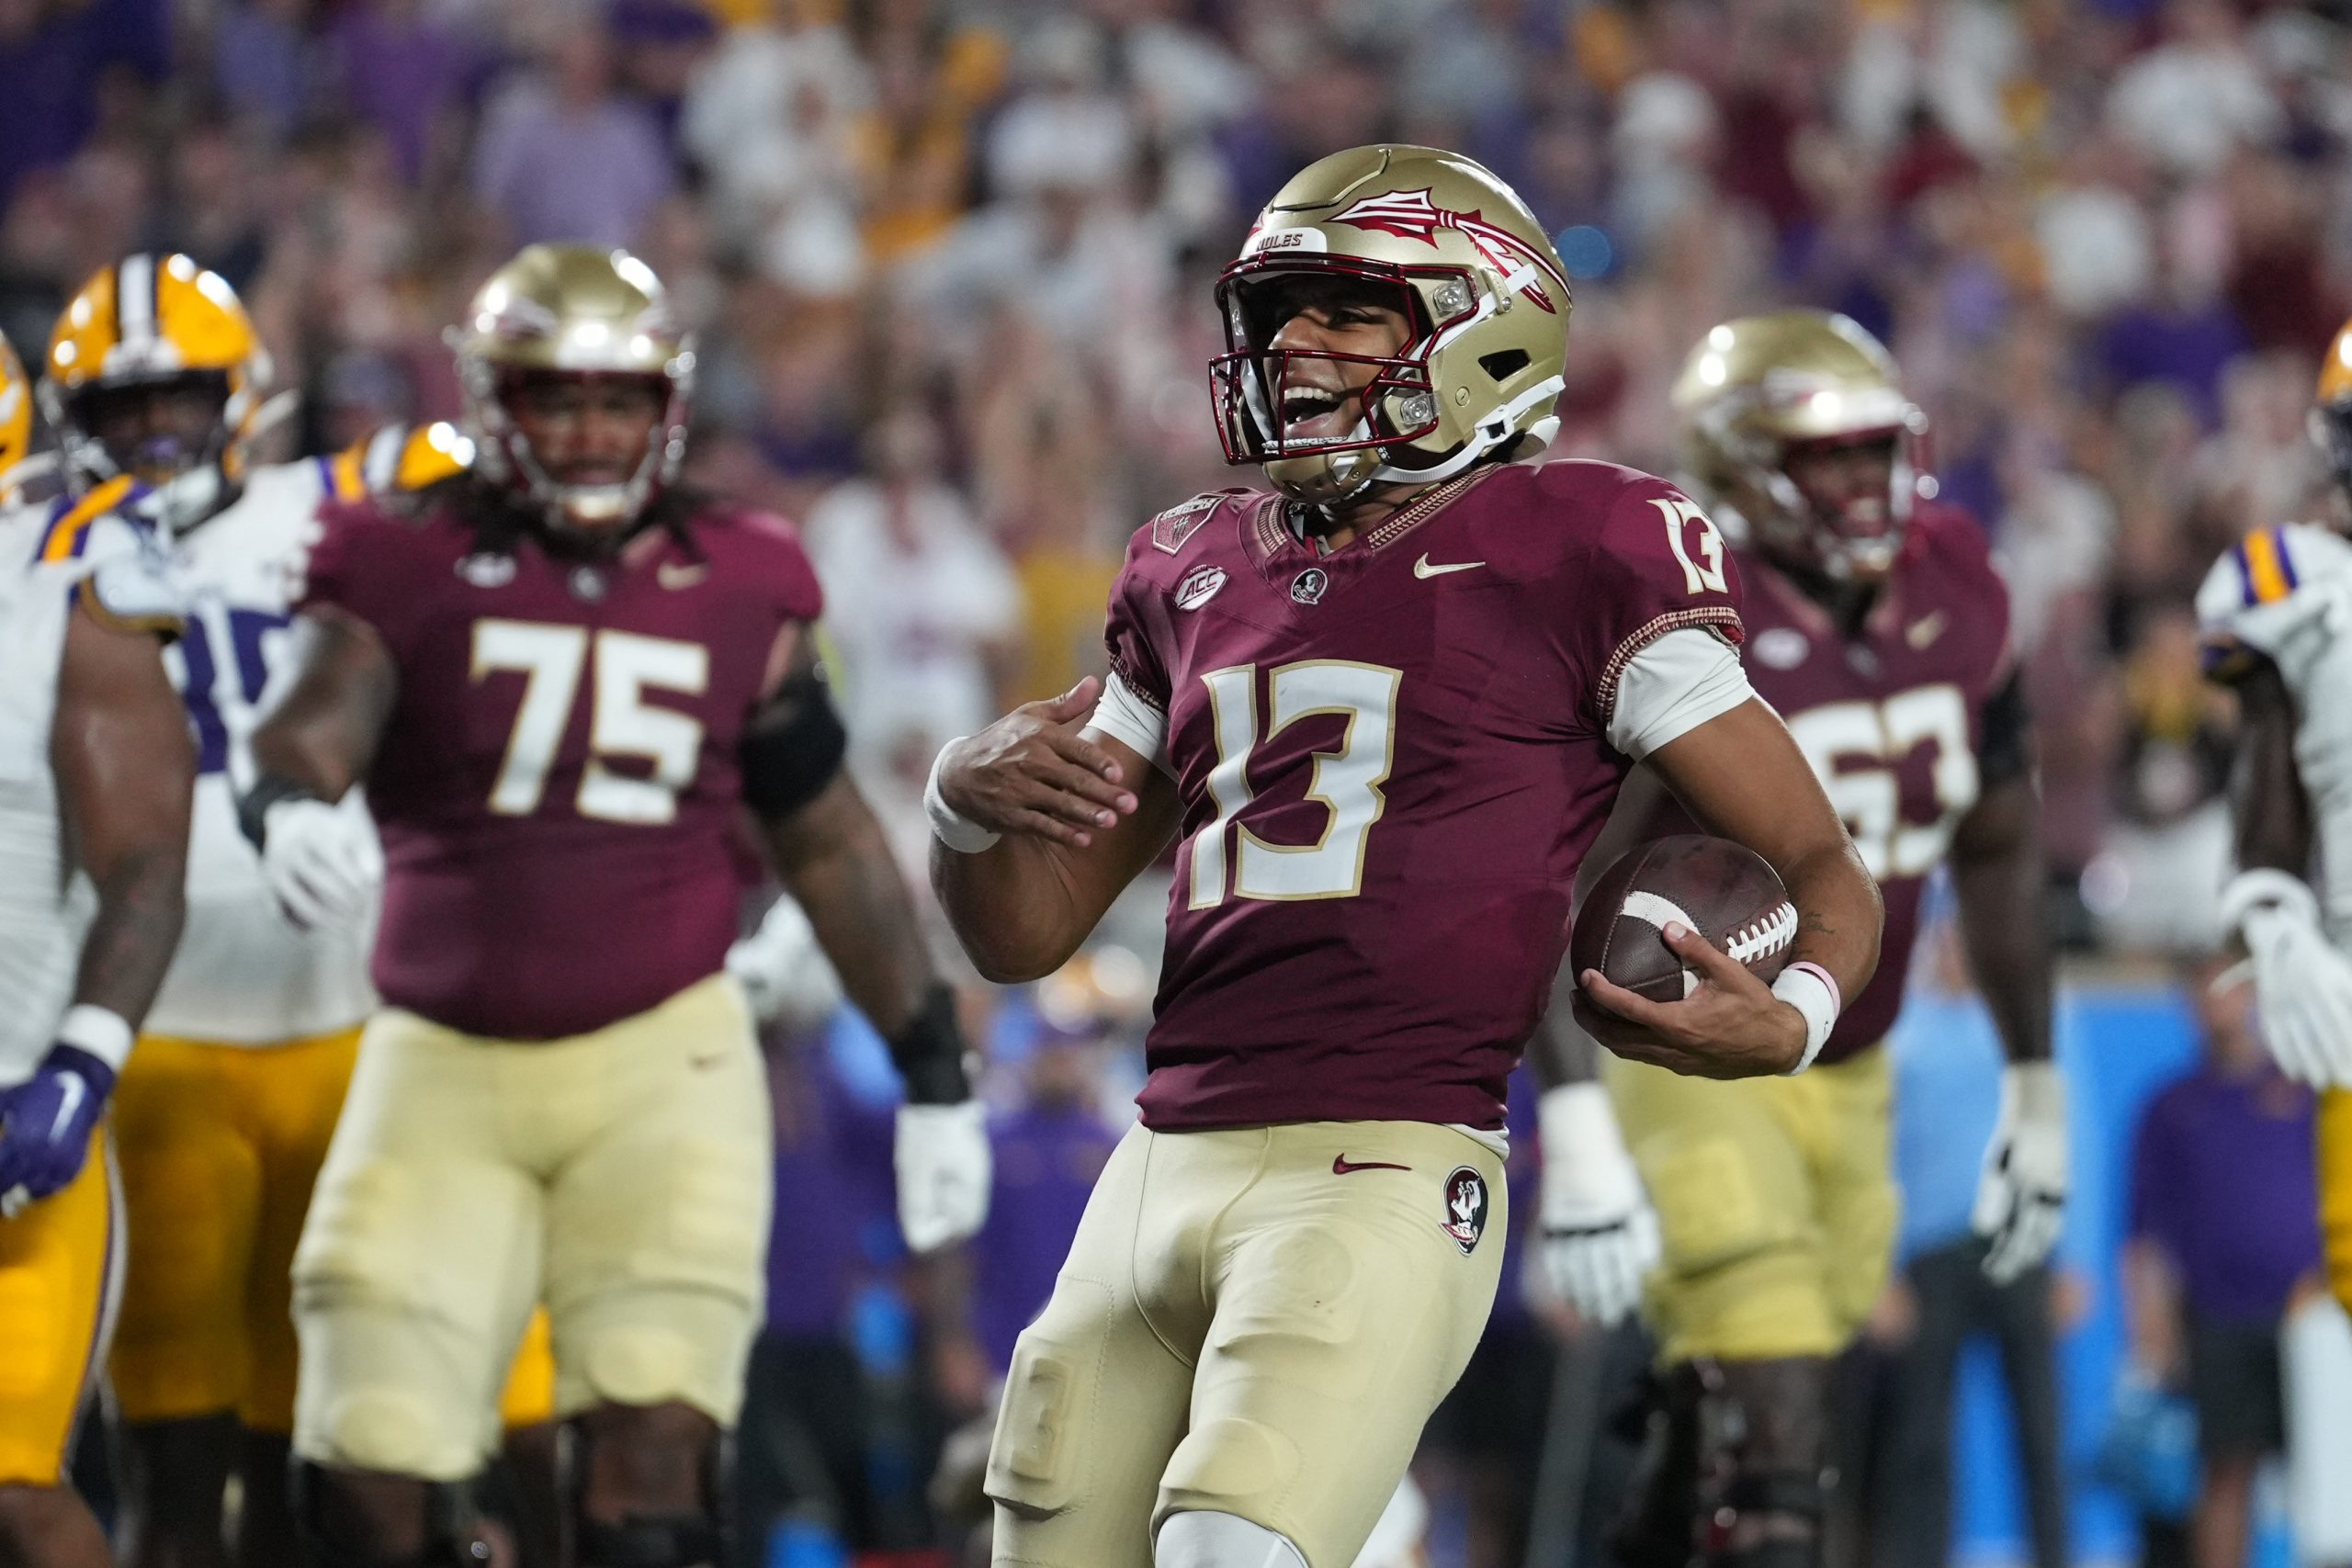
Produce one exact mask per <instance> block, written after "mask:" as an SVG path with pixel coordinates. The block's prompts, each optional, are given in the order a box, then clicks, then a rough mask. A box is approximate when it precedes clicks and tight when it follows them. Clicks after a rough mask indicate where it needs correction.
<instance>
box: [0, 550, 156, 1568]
mask: <svg viewBox="0 0 2352 1568" xmlns="http://www.w3.org/2000/svg"><path fill="white" fill-rule="evenodd" d="M45 523H46V517H45V514H44V513H42V512H41V511H40V510H39V509H25V510H19V511H17V512H14V513H9V514H7V515H6V516H0V559H4V560H5V561H6V563H7V564H6V570H0V669H5V670H6V672H7V673H6V680H5V681H0V1345H5V1346H6V1349H5V1351H0V1369H5V1370H0V1561H5V1562H10V1563H21V1564H24V1565H25V1568H110V1565H111V1563H112V1561H113V1560H112V1558H111V1557H110V1556H109V1555H108V1552H107V1541H106V1538H105V1536H104V1535H103V1534H102V1533H101V1532H100V1530H99V1529H98V1524H97V1521H96V1519H95V1518H93V1517H91V1516H90V1512H89V1510H88V1509H87V1508H86V1507H85V1506H84V1505H83V1503H82V1501H81V1499H80V1498H79V1497H77V1496H76V1495H74V1491H73V1488H72V1487H71V1485H70V1484H69V1483H67V1481H66V1479H65V1467H66V1463H67V1461H68V1457H69V1456H70V1454H71V1453H72V1451H73V1447H74V1444H73V1438H74V1430H75V1427H76V1425H77V1423H78V1421H79V1418H80V1416H81V1414H82V1412H83V1410H84V1409H85V1406H86V1405H87V1403H88V1401H89V1399H90V1397H91V1396H92V1393H93V1392H94V1390H95V1388H96V1382H97V1379H98V1374H99V1371H100V1369H101V1367H102V1365H103V1362H104V1359H105V1356H106V1346H107V1335H108V1332H109V1330H110V1328H111V1326H112V1325H111V1322H110V1319H111V1317H112V1308H113V1301H114V1296H115V1292H116V1291H117V1290H118V1288H119V1279H120V1275H119V1270H120V1266H121V1259H122V1237H121V1235H120V1215H119V1212H118V1202H119V1200H118V1195H117V1193H116V1191H115V1184H114V1181H113V1178H112V1170H111V1161H110V1159H109V1157H108V1156H107V1147H106V1142H105V1138H106V1134H105V1132H104V1130H103V1128H102V1125H101V1122H102V1119H103V1117H104V1115H105V1112H106V1106H107V1098H108V1094H109V1091H110V1090H111V1089H112V1088H113V1086H114V1081H115V1077H116V1075H117V1074H118V1073H119V1072H120V1071H121V1069H122V1066H123V1063H124V1060H125V1058H126V1057H127V1056H128V1055H130V1048H131V1040H132V1036H133V1033H134V1032H135V1031H136V1030H137V1028H138V1026H139V1021H140V1019H141V1016H142V1015H143V1014H144V1013H145V1012H146V1010H147V1004H148V1002H149V1001H150V999H152V998H153V996H154V995H155V988H156V987H157V986H158V985H159V984H160V983H161V982H162V980H163V978H164V968H165V966H166V965H167V964H169V963H170V962H171V956H172V945H173V943H174V942H176V941H177V940H178V937H179V931H180V919H181V912H182V879H183V877H184V875H185V874H186V858H187V833H188V796H189V792H190V790H191V788H192V787H193V782H194V778H195V771H196V758H195V748H194V746H193V745H192V743H191V742H190V740H189V737H188V732H187V724H186V722H185V721H184V720H183V718H182V717H181V713H180V705H179V702H178V700H177V699H176V698H175V696H174V694H173V693H172V686H171V682H170V680H169V678H168V677H167V676H166V675H165V673H164V661H163V660H162V658H161V657H160V653H159V650H158V648H157V644H156V639H157V636H158V634H163V635H169V634H170V632H171V631H173V630H174V629H175V628H176V626H177V625H178V619H179V605H178V602H177V596H176V593H175V591H174V590H173V588H172V587H171V585H170V584H169V582H168V581H166V580H165V578H164V574H163V572H162V570H161V568H160V565H159V563H158V562H157V561H156V560H155V559H154V558H153V557H151V556H149V555H147V554H145V553H144V552H141V551H140V550H138V549H136V548H130V549H126V550H125V551H122V552H120V553H119V554H118V553H116V552H114V551H111V550H109V551H108V553H107V554H108V558H107V559H106V560H104V561H103V562H102V563H101V564H100V565H98V567H97V568H96V570H91V568H90V566H89V564H88V563H86V562H82V561H74V562H70V563H65V564H53V563H44V564H38V565H34V566H32V567H31V568H30V569H29V570H28V569H27V567H26V566H25V562H26V561H27V560H28V558H30V557H31V556H32V555H33V552H34V549H35V547H36V545H37V543H38V542H39V536H40V530H41V528H42V527H43V526H44V525H45ZM101 526H102V527H103V528H105V529H108V530H111V529H115V528H124V529H125V530H126V532H128V525H124V524H122V523H120V522H119V520H118V519H114V518H108V519H106V520H105V522H104V524H103V525H101ZM132 537H133V539H134V541H135V536H132Z"/></svg>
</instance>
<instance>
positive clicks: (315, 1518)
mask: <svg viewBox="0 0 2352 1568" xmlns="http://www.w3.org/2000/svg"><path fill="white" fill-rule="evenodd" d="M286 1495H287V1501H288V1504H289V1505H291V1506H292V1508H293V1511H294V1529H295V1534H296V1536H297V1538H298V1539H299V1540H300V1542H301V1546H302V1557H303V1561H304V1562H305V1563H306V1564H307V1565H308V1568H488V1565H489V1562H490V1547H489V1545H488V1544H487V1543H485V1542H484V1541H482V1540H481V1539H480V1538H478V1537H477V1536H476V1535H475V1534H474V1533H473V1529H472V1519H473V1504H472V1499H471V1496H470V1489H469V1487H467V1486H466V1485H463V1484H455V1485H452V1484H446V1483H440V1482H434V1483H428V1484H427V1486H426V1488H425V1505H424V1509H425V1526H424V1550H423V1551H420V1552H418V1553H417V1554H416V1555H414V1556H413V1557H388V1556H386V1555H384V1554H383V1552H382V1551H379V1549H378V1547H377V1544H376V1542H375V1541H374V1540H371V1539H370V1538H369V1531H368V1528H367V1524H366V1521H365V1520H364V1519H363V1518H362V1517H361V1516H360V1514H359V1511H358V1510H357V1509H356V1508H353V1507H350V1506H345V1505H340V1504H338V1502H337V1500H336V1498H335V1496H334V1483H332V1482H331V1481H329V1480H328V1479H327V1467H326V1466H324V1465H320V1464H313V1463H311V1462H310V1461H306V1460H297V1461H294V1464H293V1467H292V1469H291V1471H290V1472H288V1475H287V1478H286Z"/></svg>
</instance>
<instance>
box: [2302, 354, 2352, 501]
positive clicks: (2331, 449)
mask: <svg viewBox="0 0 2352 1568" xmlns="http://www.w3.org/2000/svg"><path fill="white" fill-rule="evenodd" d="M2311 432H2312V440H2313V441H2315V442H2317V443H2318V444H2319V449H2320V451H2321V452H2322V453H2323V454H2324V455H2325V457H2326V458H2327V468H2328V471H2329V472H2330V473H2332V474H2334V475H2335V482H2336V483H2337V484H2338V485H2340V486H2341V487H2343V489H2344V491H2345V492H2346V494H2347V495H2352V321H2346V322H2345V323H2344V324H2343V325H2342V326H2341V327H2338V328H2337V329H2336V331H2335V342H2333V343H2331V344H2328V345H2327V357H2326V358H2324V359H2323V360H2321V361H2320V365H2319V389H2318V391H2317V392H2316V393H2315V394H2314V395H2313V397H2312V412H2311Z"/></svg>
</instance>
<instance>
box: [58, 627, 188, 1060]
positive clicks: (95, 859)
mask: <svg viewBox="0 0 2352 1568" xmlns="http://www.w3.org/2000/svg"><path fill="white" fill-rule="evenodd" d="M50 750H51V761H52V764H53V765H54V767H55V769H56V772H57V780H58V788H59V793H60V795H61V797H62V801H63V804H64V810H65V818H66V822H67V826H68V828H69V830H70V831H71V833H72V835H73V848H74V856H75V858H76V860H77V861H78V862H79V863H80V864H81V866H82V869H83V870H84V871H85V872H86V873H87V874H88V875H89V877H90V881H91V884H92V886H94V887H95V888H96V891H97V913H96V916H95V918H94V919H92V921H91V923H90V930H89V932H88V934H87V935H86V936H85V938H84V939H83V943H82V959H81V967H80V970H79V973H78V974H77V976H76V977H75V980H74V1001H75V1002H76V1003H85V1004H88V1005H91V1006H95V1007H101V1008H104V1009H106V1010H107V1011H108V1012H111V1013H113V1014H115V1015H116V1016H117V1017H119V1018H121V1019H124V1020H125V1021H129V1022H130V1023H131V1024H133V1025H134V1026H135V1025H136V1024H137V1023H138V1022H139V1021H141V1019H143V1018H144V1017H145V1016H146V1014H147V1009H148V1006H149V1004H151V1003H152V1002H153V1001H154V999H155V992H156V990H157V989H158V988H159V987H161V986H162V985H163V983H164V971H165V970H166V969H167V968H169V967H170V965H171V961H172V950H173V949H174V948H175V946H177V945H178V943H179V937H180V925H181V921H182V919H183V917H184V914H185V910H186V897H187V834H188V815H189V810H190V802H191V799H192V797H193V795H194V794H195V789H196V746H195V742H194V741H193V739H191V738H190V737H189V734H188V728H187V717H186V715H185V713H184V712H183V710H182V709H181V706H180V701H179V698H178V696H177V695H175V694H174V692H173V691H172V684H171V680H170V678H169V677H168V676H167V675H165V674H164V664H163V659H162V657H161V654H160V652H159V651H158V649H157V648H156V645H155V639H154V638H153V637H152V636H149V635H147V634H145V633H141V632H126V631H118V630H112V629H109V628H107V627H105V626H101V625H99V624H98V622H97V621H96V620H95V619H94V618H93V617H91V616H88V615H75V616H74V618H73V621H72V623H71V625H70V626H69V627H68V629H67V632H66V642H65V658H64V661H63V664H62V668H61V670H60V673H59V680H58V706H57V720H56V727H55V728H54V730H53V731H52V733H51V744H50Z"/></svg>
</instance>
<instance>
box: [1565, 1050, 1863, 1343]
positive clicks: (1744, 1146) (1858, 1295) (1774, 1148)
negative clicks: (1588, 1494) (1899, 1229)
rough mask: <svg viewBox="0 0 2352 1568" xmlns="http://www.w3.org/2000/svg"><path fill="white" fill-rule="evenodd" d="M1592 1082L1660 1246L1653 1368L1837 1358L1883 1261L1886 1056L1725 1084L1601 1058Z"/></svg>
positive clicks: (1652, 1297)
mask: <svg viewBox="0 0 2352 1568" xmlns="http://www.w3.org/2000/svg"><path fill="white" fill-rule="evenodd" d="M1602 1077H1603V1079H1604V1081H1605V1082H1606V1083H1607V1084H1608V1086H1609V1092H1610V1097H1611V1100H1614V1101H1615V1103H1616V1107H1617V1119H1618V1122H1619V1123H1620V1124H1621V1125H1622V1126H1623V1128H1624V1132H1625V1141H1626V1144H1627V1145H1628V1146H1629V1147H1631V1149H1632V1150H1633V1155H1634V1164H1635V1165H1637V1166H1638V1167H1640V1168H1641V1173H1642V1180H1643V1182H1644V1183H1645V1185H1646V1186H1647V1187H1648V1188H1649V1194H1650V1201H1651V1202H1652V1203H1653V1204H1655V1205H1656V1206H1657V1214H1658V1228H1659V1231H1660V1233H1661V1235H1662V1238H1663V1240H1664V1242H1665V1250H1666V1257H1665V1261H1664V1262H1663V1264H1662V1265H1661V1266H1660V1267H1659V1269H1657V1272H1656V1273H1655V1274H1653V1275H1652V1276H1651V1278H1650V1283H1649V1290H1648V1300H1647V1303H1646V1313H1647V1315H1648V1318H1649V1321H1650V1325H1651V1327H1652V1329H1653V1331H1654V1332H1655V1333H1656V1334H1657V1339H1658V1348H1659V1359H1661V1360H1663V1361H1665V1362H1666V1363H1668V1364H1669V1365H1670V1364H1672V1363H1674V1362H1677V1361H1687V1360H1691V1359H1694V1358H1697V1357H1713V1358H1716V1359H1721V1360H1734V1361H1765V1360H1778V1359H1782V1358H1784V1357H1793V1356H1833V1355H1836V1354H1837V1353H1838V1351H1840V1350H1842V1349H1844V1348H1846V1346H1847V1344H1848V1343H1849V1341H1850V1340H1851V1339H1852V1338H1853V1337H1854V1333H1855V1331H1856V1330H1857V1329H1859V1328H1860V1326H1861V1324H1862V1320H1863V1319H1864V1318H1865V1317H1867V1316H1868V1315H1869V1314H1870V1310H1871V1305H1872V1303H1875V1302H1876V1301H1877V1300H1878V1295H1879V1292H1881V1291H1882V1290H1883V1289H1884V1288H1885V1285H1886V1276H1887V1268H1888V1265H1889V1263H1890V1261H1891V1260H1892V1258H1893V1253H1894V1225H1895V1213H1896V1197H1895V1189H1894V1177H1893V1175H1892V1173H1891V1171H1890V1169H1889V1159H1890V1142H1891V1138H1892V1127H1891V1122H1890V1118H1889V1109H1890V1102H1889V1075H1888V1071H1887V1064H1886V1053H1885V1052H1884V1051H1883V1050H1876V1049H1873V1050H1869V1051H1865V1052H1863V1053H1862V1054H1860V1055H1857V1056H1851V1057H1849V1058H1847V1059H1846V1060H1845V1061H1842V1062H1838V1063H1835V1064H1832V1065H1830V1066H1816V1067H1814V1068H1813V1069H1811V1070H1810V1071H1808V1072H1804V1073H1801V1074H1799V1075H1797V1076H1796V1077H1763V1078H1742V1079H1737V1080H1734V1081H1729V1082H1723V1081H1718V1080H1715V1079H1712V1078H1693V1077H1679V1076H1678V1075H1676V1074H1673V1073H1669V1072H1668V1071H1666V1070H1665V1069H1663V1068H1660V1067H1653V1066H1644V1065H1642V1064H1640V1063H1636V1062H1628V1061H1624V1060H1623V1059H1622V1058H1619V1057H1615V1056H1609V1057H1605V1058H1604V1066H1603V1068H1602Z"/></svg>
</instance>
